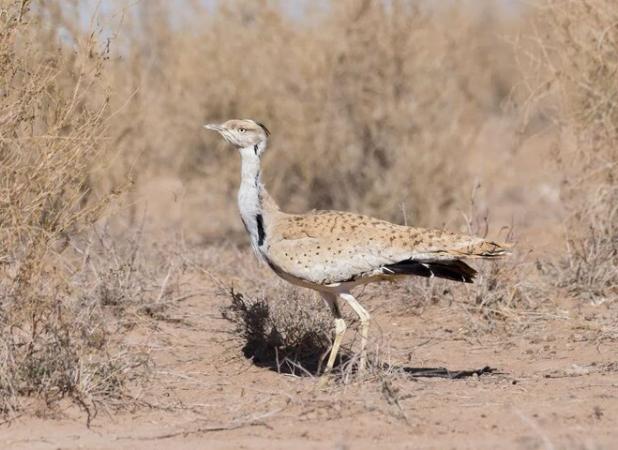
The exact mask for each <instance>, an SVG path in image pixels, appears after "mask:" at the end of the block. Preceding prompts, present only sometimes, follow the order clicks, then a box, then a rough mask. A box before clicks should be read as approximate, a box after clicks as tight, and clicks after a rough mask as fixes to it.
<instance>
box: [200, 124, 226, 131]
mask: <svg viewBox="0 0 618 450" xmlns="http://www.w3.org/2000/svg"><path fill="white" fill-rule="evenodd" d="M204 128H206V129H207V130H212V131H219V132H221V131H222V130H223V125H219V124H216V123H209V124H207V125H204Z"/></svg>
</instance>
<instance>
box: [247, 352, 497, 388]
mask: <svg viewBox="0 0 618 450" xmlns="http://www.w3.org/2000/svg"><path fill="white" fill-rule="evenodd" d="M264 350H265V348H264V347H261V346H259V347H256V346H255V343H254V345H252V344H251V343H247V345H245V346H244V347H243V354H244V355H245V357H246V358H247V359H251V360H252V361H253V363H254V364H255V365H256V366H258V367H263V368H267V369H269V370H272V371H274V372H277V373H280V374H287V375H297V376H319V375H320V374H321V373H322V372H323V370H324V362H325V361H324V360H325V356H326V355H327V354H328V352H329V349H328V348H319V349H317V348H313V349H310V348H302V349H294V348H287V349H286V351H285V353H279V352H277V351H273V350H272V348H270V349H268V350H269V351H264ZM356 359H357V358H356V357H355V356H354V355H353V353H352V352H350V351H346V350H342V351H340V354H339V355H338V356H337V360H336V362H335V366H334V368H333V370H334V372H337V370H338V369H341V370H347V368H349V367H352V370H355V363H356ZM373 368H374V369H377V370H378V371H381V372H383V373H388V372H393V373H395V372H399V373H403V374H406V375H407V376H408V377H410V378H444V379H449V380H461V379H465V378H472V377H480V376H488V375H500V374H503V372H500V371H498V369H496V368H493V367H490V366H484V367H481V368H478V369H457V370H455V369H449V368H446V367H411V366H399V365H395V364H385V363H382V364H379V365H377V364H373Z"/></svg>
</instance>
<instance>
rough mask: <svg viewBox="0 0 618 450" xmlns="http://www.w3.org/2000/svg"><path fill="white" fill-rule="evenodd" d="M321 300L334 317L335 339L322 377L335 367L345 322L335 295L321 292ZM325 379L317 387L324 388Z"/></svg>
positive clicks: (345, 327)
mask: <svg viewBox="0 0 618 450" xmlns="http://www.w3.org/2000/svg"><path fill="white" fill-rule="evenodd" d="M321 294H322V298H323V299H324V301H325V302H326V303H327V304H328V306H329V307H330V309H331V311H332V313H333V315H334V316H335V339H334V341H333V346H332V347H331V349H330V354H329V355H328V361H327V362H326V369H325V370H324V373H323V375H328V374H329V373H330V372H331V370H333V366H334V365H335V360H336V359H337V353H339V347H341V341H342V340H343V335H344V334H345V331H346V329H347V326H346V324H345V321H344V320H343V318H342V317H341V311H340V310H339V304H338V302H337V295H335V294H333V293H330V292H322V293H321ZM326 380H327V378H326V377H325V376H322V380H321V381H320V383H319V386H324V384H325V383H326Z"/></svg>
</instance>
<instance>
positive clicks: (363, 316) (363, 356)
mask: <svg viewBox="0 0 618 450" xmlns="http://www.w3.org/2000/svg"><path fill="white" fill-rule="evenodd" d="M339 296H340V297H341V298H342V299H344V300H345V301H346V302H348V305H350V307H351V308H352V309H353V310H354V312H355V313H356V314H357V315H358V318H359V319H360V322H361V325H360V326H361V350H360V362H359V364H358V372H359V373H361V374H362V373H363V372H364V371H365V365H366V364H367V336H368V334H369V319H370V318H371V316H370V315H369V313H368V312H367V310H366V309H365V308H363V307H362V306H361V304H360V303H358V301H357V300H356V299H355V298H354V297H353V296H352V295H351V294H348V293H341V294H339Z"/></svg>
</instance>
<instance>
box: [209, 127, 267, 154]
mask: <svg viewBox="0 0 618 450" xmlns="http://www.w3.org/2000/svg"><path fill="white" fill-rule="evenodd" d="M204 128H207V129H209V130H213V131H217V132H219V134H221V136H223V138H224V139H225V140H226V141H228V142H229V143H230V144H232V145H234V146H235V147H237V148H247V147H256V146H257V147H256V148H260V151H261V150H263V148H264V147H265V146H264V145H263V144H265V143H266V141H267V140H268V136H270V131H268V128H266V126H264V125H263V124H261V123H260V122H256V121H254V120H249V119H247V120H239V119H233V120H228V121H227V122H225V123H222V124H216V123H210V124H208V125H204ZM256 153H257V151H256Z"/></svg>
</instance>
